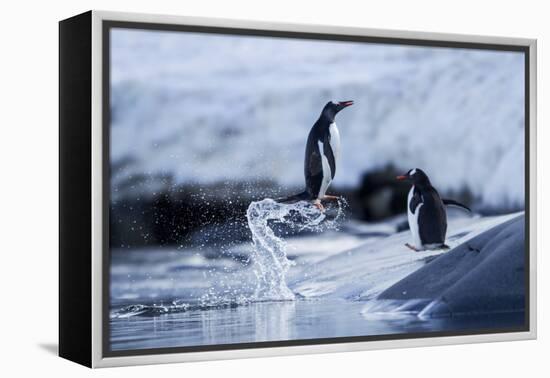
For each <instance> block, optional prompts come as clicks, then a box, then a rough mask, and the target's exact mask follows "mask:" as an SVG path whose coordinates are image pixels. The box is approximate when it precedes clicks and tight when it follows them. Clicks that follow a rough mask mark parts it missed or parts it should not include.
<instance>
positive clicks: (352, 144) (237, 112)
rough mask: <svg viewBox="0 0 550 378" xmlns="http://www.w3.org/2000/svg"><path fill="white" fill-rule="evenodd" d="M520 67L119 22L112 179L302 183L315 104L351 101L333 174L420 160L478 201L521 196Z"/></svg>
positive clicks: (518, 200) (428, 52)
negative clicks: (157, 29)
mask: <svg viewBox="0 0 550 378" xmlns="http://www.w3.org/2000/svg"><path fill="white" fill-rule="evenodd" d="M523 65H524V60H523V55H522V54H519V53H513V52H495V51H475V50H460V49H446V48H427V47H406V46H397V45H396V46H391V45H378V44H364V43H350V42H346V43H342V42H327V41H307V40H293V39H277V38H263V37H245V36H220V35H207V34H192V33H173V32H151V31H136V30H120V29H115V30H114V31H112V72H111V80H112V141H111V143H112V150H111V152H112V162H113V165H114V166H116V167H120V168H119V169H115V170H114V172H113V186H114V187H119V186H120V184H122V183H124V182H125V181H126V180H128V177H129V176H130V175H133V176H140V175H144V176H162V177H166V176H170V177H171V178H173V180H174V183H198V184H211V183H216V182H220V181H225V180H231V181H233V180H237V181H239V180H242V181H247V180H248V181H250V180H252V181H261V180H267V181H272V182H274V183H276V184H277V185H281V186H285V187H300V186H301V185H302V184H303V174H302V161H303V153H304V142H305V138H306V136H307V133H308V131H309V129H310V127H311V125H312V124H313V123H314V122H315V120H316V118H317V117H318V115H319V112H320V109H321V108H322V106H323V105H324V104H325V103H326V102H327V101H328V100H330V99H337V100H340V99H342V100H345V99H353V100H355V101H356V105H355V106H353V107H352V108H350V109H347V110H346V111H345V112H342V113H341V114H340V115H339V116H338V124H339V126H340V129H341V130H340V131H341V134H342V145H343V157H342V163H343V164H342V166H341V167H340V169H339V171H338V174H337V176H336V181H335V182H334V183H333V184H334V185H335V186H338V187H355V186H357V185H359V184H360V180H361V177H362V175H363V174H365V173H366V172H369V171H373V170H380V169H383V168H385V167H387V166H389V165H392V166H394V167H396V168H397V169H399V170H407V169H409V168H411V167H416V166H418V167H422V168H425V170H426V171H427V172H428V173H429V174H430V176H431V177H433V178H434V181H435V183H436V184H437V186H438V187H439V188H441V190H443V191H449V190H452V191H456V192H458V191H461V190H463V189H467V190H469V191H470V192H471V193H472V194H473V196H474V198H475V201H476V203H477V204H478V205H482V206H484V207H491V208H498V207H521V206H522V205H523V202H524V193H523V180H522V177H523V175H524V143H523V139H524V138H523V134H524V127H523V124H524V90H523V89H524V75H523ZM119 195H120V196H124V195H125V192H124V191H123V190H122V192H120V191H119V192H118V194H116V196H115V198H116V197H118V196H119Z"/></svg>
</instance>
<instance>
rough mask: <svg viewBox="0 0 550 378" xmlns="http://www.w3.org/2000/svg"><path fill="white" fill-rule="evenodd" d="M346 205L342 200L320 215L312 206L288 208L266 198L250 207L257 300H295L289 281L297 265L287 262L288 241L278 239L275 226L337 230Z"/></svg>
mask: <svg viewBox="0 0 550 378" xmlns="http://www.w3.org/2000/svg"><path fill="white" fill-rule="evenodd" d="M345 205H347V203H346V202H345V200H344V199H339V200H338V203H337V206H335V209H334V208H328V209H327V211H325V212H320V211H319V209H317V208H316V207H314V206H312V204H311V203H309V202H305V201H300V202H296V203H292V204H285V203H279V202H276V201H274V200H272V199H269V198H266V199H264V200H262V201H256V202H252V203H251V204H250V205H249V206H248V210H247V212H246V217H247V219H248V227H249V229H250V232H251V233H252V242H253V245H254V252H253V259H254V263H255V273H256V277H257V287H256V292H255V298H256V299H257V300H279V301H280V300H293V299H294V293H293V292H292V291H291V290H290V289H289V288H288V286H287V284H286V280H285V277H286V273H287V272H288V270H289V268H290V267H291V266H292V265H293V262H292V261H290V260H289V259H288V258H287V254H286V247H287V244H286V242H285V240H284V239H282V238H281V237H278V236H277V235H275V232H274V231H273V228H272V227H273V224H274V223H278V224H280V225H283V226H285V227H288V228H290V229H292V230H296V231H303V230H308V231H314V232H320V231H323V230H327V229H337V228H338V224H339V220H340V218H341V217H342V216H343V213H344V211H343V208H344V206H345Z"/></svg>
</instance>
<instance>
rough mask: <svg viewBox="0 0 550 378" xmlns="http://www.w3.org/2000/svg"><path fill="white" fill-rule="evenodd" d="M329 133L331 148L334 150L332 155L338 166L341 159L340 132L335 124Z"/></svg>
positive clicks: (332, 124) (330, 127)
mask: <svg viewBox="0 0 550 378" xmlns="http://www.w3.org/2000/svg"><path fill="white" fill-rule="evenodd" d="M328 131H329V133H330V148H332V153H333V154H334V162H335V163H336V166H338V159H339V158H340V132H339V131H338V127H337V126H336V123H335V122H333V123H331V124H330V126H329V128H328ZM331 177H332V176H331Z"/></svg>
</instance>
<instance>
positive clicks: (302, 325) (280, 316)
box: [111, 299, 523, 351]
mask: <svg viewBox="0 0 550 378" xmlns="http://www.w3.org/2000/svg"><path fill="white" fill-rule="evenodd" d="M364 306H365V303H364V302H352V301H345V300H326V299H325V300H296V301H287V302H258V303H251V304H248V305H242V306H237V307H228V308H221V309H210V310H194V311H187V312H181V313H173V314H165V315H160V316H133V317H129V318H118V319H112V320H111V332H112V333H111V335H112V336H111V342H112V350H114V351H118V350H128V349H148V348H167V347H184V346H197V345H219V344H234V343H247V342H262V341H284V340H296V339H316V338H330V337H349V336H369V335H388V334H402V333H418V332H433V331H453V332H457V331H461V330H479V329H487V328H494V329H496V328H506V327H513V326H520V325H521V324H522V322H523V313H515V314H491V316H487V315H484V316H477V317H464V318H454V319H450V318H444V319H427V320H422V319H420V318H419V317H418V316H416V315H414V314H408V315H407V314H401V315H399V316H395V315H394V316H376V317H375V316H369V317H365V316H364V315H362V313H361V311H362V308H363V307H364Z"/></svg>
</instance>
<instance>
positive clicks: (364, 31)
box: [91, 11, 537, 368]
mask: <svg viewBox="0 0 550 378" xmlns="http://www.w3.org/2000/svg"><path fill="white" fill-rule="evenodd" d="M104 20H111V21H129V22H147V23H160V24H182V25H198V26H212V27H227V28H241V29H260V30H273V31H294V32H309V33H325V34H338V35H363V36H369V37H386V38H410V39H419V40H436V41H449V42H473V43H487V44H505V45H517V46H526V47H529V52H530V65H529V81H530V83H529V84H530V86H529V88H530V104H529V120H530V124H529V125H528V126H527V127H529V135H530V138H529V139H530V140H529V148H530V165H529V185H530V192H529V196H530V206H529V211H530V213H529V214H530V217H529V224H530V227H529V235H528V237H529V245H530V251H529V253H530V255H529V257H530V259H529V261H530V266H529V272H530V276H529V277H530V282H529V289H530V292H529V298H530V300H529V304H530V308H529V314H530V330H529V331H528V332H514V333H499V334H482V335H464V336H446V337H426V338H421V339H402V340H381V341H365V342H353V343H342V344H317V345H304V346H287V347H269V348H261V347H259V348H255V349H233V350H224V351H208V352H189V353H169V354H150V355H143V356H124V357H103V352H102V348H103V340H102V337H103V336H102V335H103V324H102V317H103V316H102V313H103V312H102V292H103V287H102V285H103V280H102V263H103V262H102V256H103V253H102V247H103V246H102V244H103V243H102V240H103V234H102V219H103V218H102V217H103V206H102V202H103V196H102V187H103V181H102V177H103V175H102V174H103V172H102V156H103V151H102V150H103V135H102V117H103V116H102V103H103V101H102V22H103V21H104ZM536 75H537V41H536V39H529V38H509V37H497V36H481V35H464V34H447V33H431V32H417V31H406V30H381V29H370V28H358V27H341V26H325V25H314V24H309V25H308V24H290V23H273V22H261V21H244V20H232V19H218V18H203V17H185V16H170V15H158V14H141V13H126V12H111V11H92V261H91V264H92V293H91V298H92V356H91V357H92V367H94V368H99V367H117V366H132V365H145V364H164V363H175V362H197V361H211V360H229V359H237V358H259V357H272V356H288V355H299V354H314V353H334V352H352V351H366V350H377V349H394V348H411V347H426V346H440V345H457V344H466V343H485V342H498V341H515V340H533V339H536V337H537V324H536V321H537V297H536V295H537V289H536V283H537V279H536V273H537V271H536V255H537V230H536V229H537V212H536V210H537V197H536V194H537V179H536V174H537V169H536V166H537V164H536V163H537V160H536V159H537V148H536V147H537V145H536V141H537V138H536V121H537V120H536V110H537V88H536V81H537V80H536Z"/></svg>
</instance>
